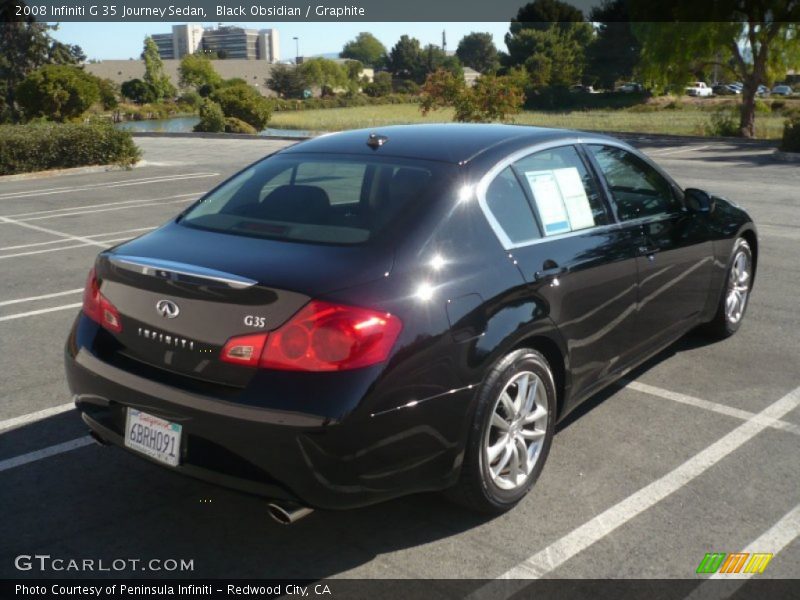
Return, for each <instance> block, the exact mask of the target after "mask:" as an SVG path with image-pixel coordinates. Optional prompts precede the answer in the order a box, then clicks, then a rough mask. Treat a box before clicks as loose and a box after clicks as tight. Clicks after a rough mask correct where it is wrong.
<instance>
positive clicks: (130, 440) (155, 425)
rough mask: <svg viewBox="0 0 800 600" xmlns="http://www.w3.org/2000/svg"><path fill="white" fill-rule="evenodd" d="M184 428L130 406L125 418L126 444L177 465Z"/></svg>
mask: <svg viewBox="0 0 800 600" xmlns="http://www.w3.org/2000/svg"><path fill="white" fill-rule="evenodd" d="M182 429H183V428H182V427H181V426H180V425H178V424H177V423H170V422H169V421H165V420H164V419H159V418H158V417H154V416H153V415H148V414H147V413H144V412H142V411H140V410H136V409H135V408H129V409H128V414H127V417H126V418H125V446H126V447H128V448H130V449H131V450H136V451H137V452H141V453H142V454H146V455H147V456H149V457H150V458H154V459H155V460H157V461H159V462H163V463H164V464H167V465H170V466H173V467H177V466H178V455H179V454H180V449H181V430H182Z"/></svg>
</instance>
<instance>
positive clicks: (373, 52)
mask: <svg viewBox="0 0 800 600" xmlns="http://www.w3.org/2000/svg"><path fill="white" fill-rule="evenodd" d="M339 57H340V58H352V59H353V60H357V61H359V62H360V63H362V64H364V65H367V66H369V67H378V66H381V65H382V64H383V62H384V60H385V59H386V46H384V45H383V44H381V42H380V41H379V40H378V38H376V37H375V36H374V35H372V34H371V33H367V32H362V33H359V34H358V35H357V36H356V39H354V40H350V41H349V42H347V43H346V44H345V45H344V48H342V51H341V52H340V53H339Z"/></svg>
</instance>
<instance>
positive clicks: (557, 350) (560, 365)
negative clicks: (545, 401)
mask: <svg viewBox="0 0 800 600" xmlns="http://www.w3.org/2000/svg"><path fill="white" fill-rule="evenodd" d="M519 348H531V349H533V350H536V351H537V352H540V353H541V354H542V356H544V358H545V360H547V363H548V364H549V365H550V369H551V370H552V372H553V380H554V382H555V386H556V407H557V410H558V415H561V413H562V412H563V408H564V400H565V396H566V389H567V387H568V381H567V360H566V353H565V352H564V351H563V350H562V348H561V347H560V346H559V344H558V343H556V342H555V341H554V340H553V339H552V338H550V337H548V336H545V335H540V334H539V335H532V336H530V337H526V338H524V339H522V340H520V341H519V342H518V343H517V344H516V346H515V347H514V348H513V350H518V349H519Z"/></svg>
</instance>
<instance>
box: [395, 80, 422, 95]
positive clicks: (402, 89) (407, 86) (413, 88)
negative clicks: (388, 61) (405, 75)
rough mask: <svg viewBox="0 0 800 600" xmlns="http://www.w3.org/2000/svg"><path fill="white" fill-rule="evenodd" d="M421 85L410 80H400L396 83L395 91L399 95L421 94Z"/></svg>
mask: <svg viewBox="0 0 800 600" xmlns="http://www.w3.org/2000/svg"><path fill="white" fill-rule="evenodd" d="M419 90H420V88H419V84H418V83H416V82H415V81H411V80H410V79H399V80H397V81H395V82H394V91H395V92H397V93H398V94H419Z"/></svg>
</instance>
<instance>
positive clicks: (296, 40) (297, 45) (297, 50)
mask: <svg viewBox="0 0 800 600" xmlns="http://www.w3.org/2000/svg"><path fill="white" fill-rule="evenodd" d="M292 39H293V40H294V64H296V65H297V64H300V38H299V37H293V38H292Z"/></svg>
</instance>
